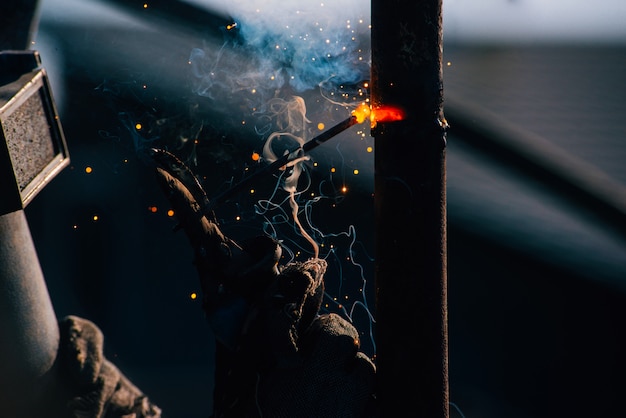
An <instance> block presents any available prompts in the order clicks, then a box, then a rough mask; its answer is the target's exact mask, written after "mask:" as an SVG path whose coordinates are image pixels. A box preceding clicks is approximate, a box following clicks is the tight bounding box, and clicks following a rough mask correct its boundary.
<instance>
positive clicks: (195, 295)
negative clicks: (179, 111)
mask: <svg viewBox="0 0 626 418" xmlns="http://www.w3.org/2000/svg"><path fill="white" fill-rule="evenodd" d="M189 297H190V298H191V299H192V300H195V299H197V298H198V294H197V293H196V292H192V293H191V294H190V295H189Z"/></svg>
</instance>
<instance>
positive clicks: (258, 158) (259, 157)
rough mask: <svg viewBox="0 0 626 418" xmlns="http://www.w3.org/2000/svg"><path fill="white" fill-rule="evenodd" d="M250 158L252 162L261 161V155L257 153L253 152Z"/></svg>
mask: <svg viewBox="0 0 626 418" xmlns="http://www.w3.org/2000/svg"><path fill="white" fill-rule="evenodd" d="M251 158H252V161H259V160H260V159H261V155H260V154H259V153H258V152H253V153H252V156H251Z"/></svg>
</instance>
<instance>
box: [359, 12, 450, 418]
mask: <svg viewBox="0 0 626 418" xmlns="http://www.w3.org/2000/svg"><path fill="white" fill-rule="evenodd" d="M371 12H372V80H371V85H372V101H373V103H372V104H373V106H374V108H375V107H376V106H377V105H388V106H398V107H401V108H402V109H403V110H404V112H405V118H404V120H402V121H400V122H393V123H380V124H379V125H378V126H377V127H376V128H375V129H374V130H373V132H372V135H373V136H374V137H375V141H376V142H375V149H376V156H375V205H376V235H377V238H376V244H377V252H376V308H377V375H378V390H377V393H378V397H379V402H380V405H381V413H382V415H383V416H406V414H407V413H410V415H411V416H416V417H424V418H445V417H448V416H449V401H448V347H447V346H448V340H447V296H446V293H447V274H446V194H445V184H446V181H445V130H446V127H447V125H446V122H445V119H444V116H443V77H442V26H441V24H442V19H441V0H420V1H413V0H373V1H372V11H371Z"/></svg>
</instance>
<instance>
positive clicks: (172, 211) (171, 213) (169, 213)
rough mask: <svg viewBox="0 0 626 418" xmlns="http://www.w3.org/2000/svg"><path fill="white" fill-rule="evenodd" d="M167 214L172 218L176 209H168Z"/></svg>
mask: <svg viewBox="0 0 626 418" xmlns="http://www.w3.org/2000/svg"><path fill="white" fill-rule="evenodd" d="M167 216H169V217H170V218H171V217H172V216H174V210H173V209H170V210H168V211H167Z"/></svg>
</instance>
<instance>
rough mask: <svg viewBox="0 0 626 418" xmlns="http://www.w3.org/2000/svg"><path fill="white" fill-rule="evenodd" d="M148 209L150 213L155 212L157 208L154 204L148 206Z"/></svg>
mask: <svg viewBox="0 0 626 418" xmlns="http://www.w3.org/2000/svg"><path fill="white" fill-rule="evenodd" d="M148 210H149V211H150V212H152V213H156V211H157V210H158V208H157V207H156V206H150V207H149V208H148Z"/></svg>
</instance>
